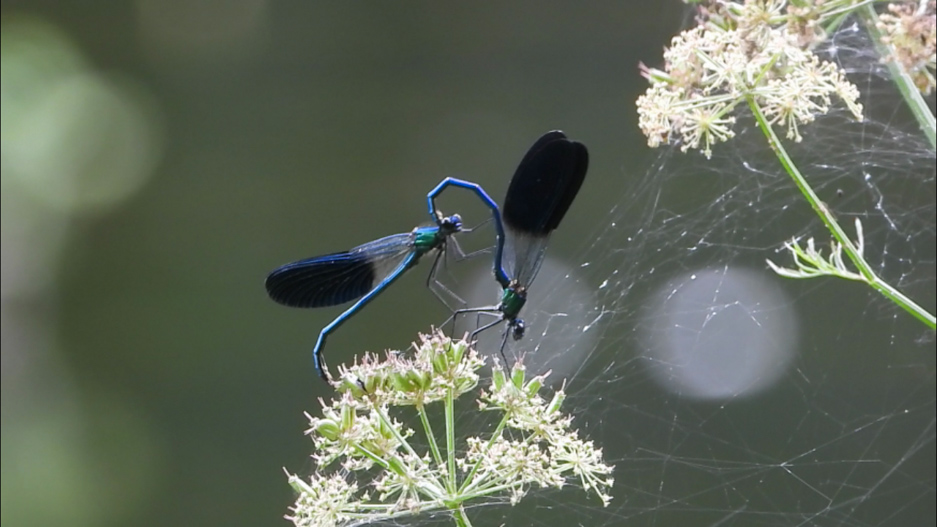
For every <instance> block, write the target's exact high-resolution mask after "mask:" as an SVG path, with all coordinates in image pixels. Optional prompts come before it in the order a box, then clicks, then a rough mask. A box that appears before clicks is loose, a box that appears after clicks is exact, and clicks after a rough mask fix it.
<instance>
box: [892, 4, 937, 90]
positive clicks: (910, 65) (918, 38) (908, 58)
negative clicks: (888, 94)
mask: <svg viewBox="0 0 937 527" xmlns="http://www.w3.org/2000/svg"><path fill="white" fill-rule="evenodd" d="M935 13H937V1H935V0H929V1H927V2H920V3H918V2H908V1H906V2H902V3H894V4H889V6H888V13H884V14H882V15H881V16H880V17H879V22H878V29H879V31H881V32H882V41H883V42H884V43H885V44H888V45H890V46H892V48H893V49H894V57H895V59H896V60H897V61H898V62H900V63H901V65H902V66H904V69H905V71H907V72H908V75H910V76H911V78H912V79H914V84H915V85H916V86H917V87H918V89H919V90H921V92H922V93H923V94H925V95H930V93H931V92H933V91H934V87H935V85H937V83H935V80H934V70H935V68H937V16H935Z"/></svg>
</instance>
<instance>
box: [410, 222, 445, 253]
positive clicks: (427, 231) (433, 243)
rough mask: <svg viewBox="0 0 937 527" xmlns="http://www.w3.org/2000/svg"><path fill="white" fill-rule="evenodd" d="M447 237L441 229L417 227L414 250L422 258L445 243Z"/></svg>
mask: <svg viewBox="0 0 937 527" xmlns="http://www.w3.org/2000/svg"><path fill="white" fill-rule="evenodd" d="M445 239H446V237H445V235H443V234H442V232H440V230H439V227H417V228H416V229H413V250H414V251H416V253H417V255H418V256H422V255H424V254H426V253H428V252H429V251H432V250H433V249H435V248H437V247H440V246H441V245H442V244H443V243H445Z"/></svg>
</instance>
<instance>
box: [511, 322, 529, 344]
mask: <svg viewBox="0 0 937 527" xmlns="http://www.w3.org/2000/svg"><path fill="white" fill-rule="evenodd" d="M526 329H527V328H526V327H525V326H524V321H523V320H520V319H517V320H515V321H514V331H513V332H512V335H511V336H512V337H514V340H520V339H522V338H524V331H525V330H526Z"/></svg>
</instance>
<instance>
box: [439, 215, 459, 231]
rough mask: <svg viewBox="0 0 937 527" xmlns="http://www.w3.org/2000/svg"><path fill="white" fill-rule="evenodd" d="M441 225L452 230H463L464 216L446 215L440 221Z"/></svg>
mask: <svg viewBox="0 0 937 527" xmlns="http://www.w3.org/2000/svg"><path fill="white" fill-rule="evenodd" d="M439 225H440V226H441V227H443V228H445V229H446V230H449V231H451V232H459V231H461V230H462V216H459V215H458V214H453V215H452V216H446V217H445V218H443V219H442V220H441V221H440V222H439Z"/></svg>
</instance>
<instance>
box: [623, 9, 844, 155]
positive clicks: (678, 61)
mask: <svg viewBox="0 0 937 527" xmlns="http://www.w3.org/2000/svg"><path fill="white" fill-rule="evenodd" d="M786 4H787V2H784V1H780V0H748V1H746V2H742V3H740V2H719V3H718V5H719V6H720V7H719V9H718V10H717V11H716V13H715V14H717V15H718V16H714V17H713V18H710V19H709V20H707V21H706V23H704V24H702V25H700V26H697V27H695V28H693V29H690V30H688V31H684V32H683V33H681V34H680V35H677V36H676V37H674V38H673V40H672V42H671V45H670V47H669V48H667V50H666V51H665V52H664V60H665V68H664V70H656V69H650V68H646V67H643V68H642V69H643V74H644V76H645V77H647V79H648V80H649V81H650V83H651V86H650V87H649V88H648V90H647V92H646V93H645V94H644V95H642V96H641V97H639V98H638V101H637V105H638V116H639V119H638V123H639V125H640V127H641V129H642V131H643V132H644V134H645V135H646V136H647V138H648V145H649V146H651V147H656V146H659V145H660V144H661V143H667V142H670V141H671V140H679V141H680V142H682V146H681V148H682V150H683V151H686V150H689V149H691V148H692V149H699V150H700V151H702V153H703V154H704V155H705V156H706V157H710V156H711V155H712V146H713V144H715V143H718V142H723V141H727V140H729V139H731V138H732V137H734V136H735V132H734V131H733V125H734V124H735V116H734V112H735V110H736V107H737V106H738V105H739V104H740V103H742V104H743V105H748V104H757V105H758V106H759V107H760V108H761V110H762V111H763V112H764V114H765V116H766V117H768V119H769V122H770V124H772V125H774V124H779V125H781V126H783V127H785V128H786V129H787V137H788V138H789V139H793V140H794V141H800V140H801V139H802V137H801V134H800V130H799V125H801V124H805V123H809V122H811V121H813V120H814V118H815V117H816V116H817V115H820V114H824V113H826V112H828V111H829V109H830V107H831V104H832V98H833V97H834V96H835V97H836V98H838V99H839V100H841V101H843V103H845V105H846V106H847V107H848V108H849V110H850V111H851V112H852V114H853V115H854V116H855V117H856V119H861V118H862V106H861V105H860V104H859V103H858V102H857V100H858V98H859V91H858V89H857V88H856V87H855V85H853V84H852V83H850V82H849V81H847V80H846V77H845V75H844V73H843V72H842V70H840V69H839V68H838V67H837V66H836V65H835V64H833V63H830V62H824V61H821V60H820V59H819V58H818V57H817V56H816V55H814V54H813V52H812V51H810V50H809V49H808V48H807V47H805V45H804V41H805V40H808V39H806V38H805V34H806V32H811V33H812V32H813V31H814V27H815V24H813V23H809V22H808V21H809V20H810V17H806V16H794V15H791V14H790V12H789V11H786V10H784V9H782V8H783V7H784V6H785V5H786ZM795 22H796V23H797V24H800V25H799V26H797V27H801V28H802V29H800V30H797V31H795V30H792V29H791V27H792V26H791V25H785V23H789V24H793V23H795ZM805 25H806V26H809V29H805V28H803V27H804V26H805Z"/></svg>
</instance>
